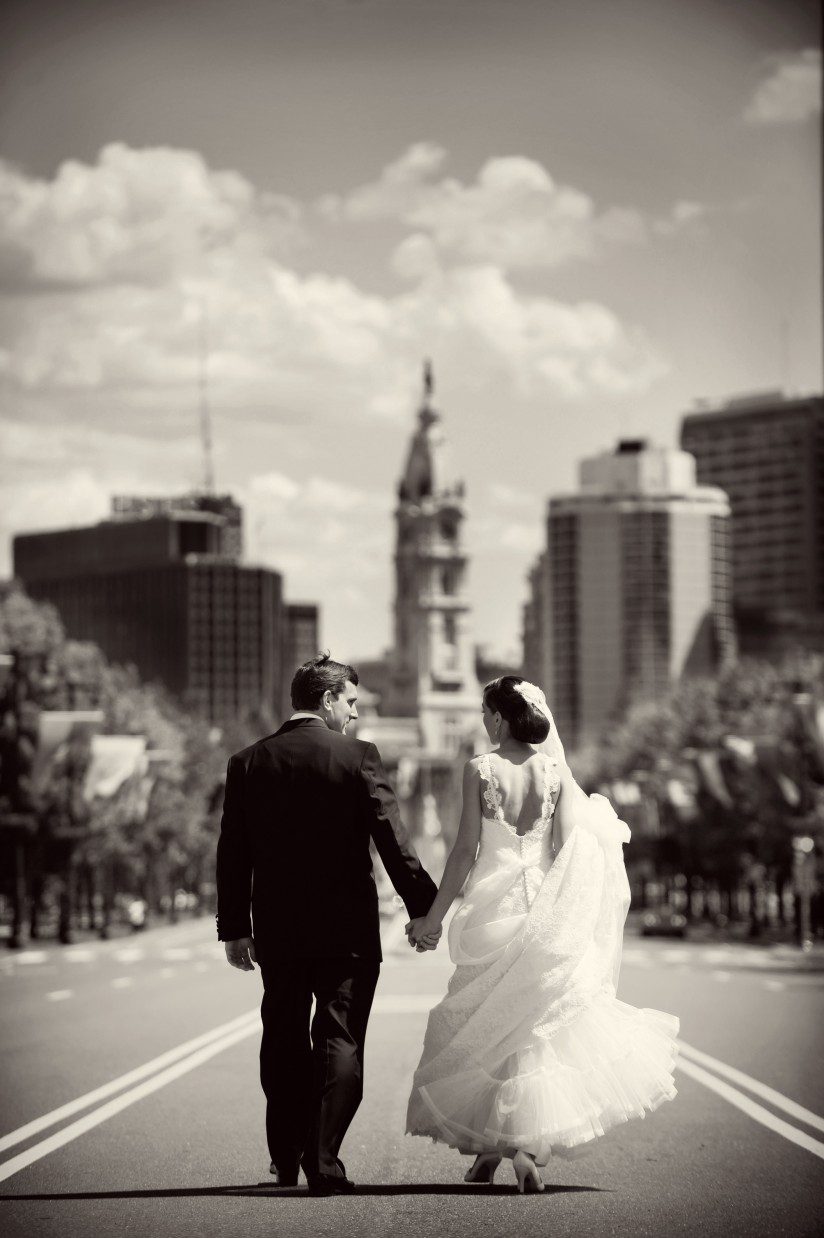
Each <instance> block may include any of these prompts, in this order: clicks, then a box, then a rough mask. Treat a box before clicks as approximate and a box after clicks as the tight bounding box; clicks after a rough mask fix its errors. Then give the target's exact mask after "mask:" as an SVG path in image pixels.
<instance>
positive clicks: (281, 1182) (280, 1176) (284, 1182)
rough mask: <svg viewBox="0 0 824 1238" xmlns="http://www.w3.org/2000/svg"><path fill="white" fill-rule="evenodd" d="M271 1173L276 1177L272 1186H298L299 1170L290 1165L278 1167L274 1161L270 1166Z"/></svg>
mask: <svg viewBox="0 0 824 1238" xmlns="http://www.w3.org/2000/svg"><path fill="white" fill-rule="evenodd" d="M269 1173H270V1174H272V1176H273V1177H274V1182H273V1183H272V1186H297V1184H298V1171H297V1169H292V1168H288V1167H284V1166H281V1167H278V1166H277V1165H276V1164H275V1162H274V1161H272V1163H271V1165H270V1166H269Z"/></svg>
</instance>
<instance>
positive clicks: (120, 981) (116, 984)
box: [110, 976, 134, 989]
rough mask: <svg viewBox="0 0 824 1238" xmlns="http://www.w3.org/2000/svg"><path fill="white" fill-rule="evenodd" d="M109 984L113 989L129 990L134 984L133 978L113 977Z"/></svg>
mask: <svg viewBox="0 0 824 1238" xmlns="http://www.w3.org/2000/svg"><path fill="white" fill-rule="evenodd" d="M110 983H111V986H112V988H113V989H130V988H131V987H132V985H133V984H134V976H115V978H114V980H112V981H110Z"/></svg>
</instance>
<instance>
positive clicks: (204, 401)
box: [197, 302, 215, 494]
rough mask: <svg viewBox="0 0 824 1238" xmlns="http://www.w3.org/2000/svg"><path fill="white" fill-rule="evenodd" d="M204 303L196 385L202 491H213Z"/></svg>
mask: <svg viewBox="0 0 824 1238" xmlns="http://www.w3.org/2000/svg"><path fill="white" fill-rule="evenodd" d="M208 326H209V324H208V320H207V317H206V304H205V302H201V305H200V329H199V331H198V348H197V362H198V364H197V387H198V404H199V407H200V442H201V446H202V448H203V491H204V493H205V494H214V492H215V471H214V464H213V461H212V420H211V416H210V413H209V373H208V362H209V336H208Z"/></svg>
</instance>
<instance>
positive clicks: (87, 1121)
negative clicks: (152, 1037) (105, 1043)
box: [0, 1019, 258, 1182]
mask: <svg viewBox="0 0 824 1238" xmlns="http://www.w3.org/2000/svg"><path fill="white" fill-rule="evenodd" d="M257 1029H258V1022H257V1019H255V1020H254V1021H250V1023H249V1025H248V1026H246V1027H240V1028H238V1030H237V1031H234V1032H230V1033H229V1035H228V1036H223V1037H222V1038H221V1039H220V1040H217V1041H213V1042H212V1043H211V1044H209V1045H206V1046H205V1048H203V1049H198V1050H197V1052H195V1053H191V1054H189V1056H188V1057H184V1058H183V1059H182V1061H179V1062H177V1063H176V1064H175V1065H174V1066H169V1067H168V1068H167V1069H166V1070H162V1071H161V1072H160V1074H159V1075H153V1076H152V1077H151V1078H150V1079H147V1080H145V1082H143V1083H139V1084H138V1085H137V1087H135V1088H132V1089H131V1091H129V1092H124V1093H123V1094H122V1095H120V1096H116V1097H115V1098H114V1100H110V1101H107V1103H106V1104H105V1105H101V1106H100V1108H99V1109H94V1110H93V1111H92V1112H91V1113H87V1114H86V1116H85V1117H84V1118H78V1120H77V1121H76V1122H72V1124H71V1125H70V1126H66V1127H64V1128H63V1130H62V1131H57V1133H56V1134H54V1135H49V1137H48V1138H47V1139H44V1140H43V1141H42V1142H41V1143H36V1144H35V1145H34V1147H32V1148H27V1149H26V1151H25V1152H20V1153H19V1154H18V1155H17V1156H13V1157H12V1158H11V1159H10V1160H8V1161H5V1162H4V1163H3V1164H2V1165H0V1182H4V1181H5V1180H6V1178H10V1177H11V1176H12V1174H16V1173H19V1172H20V1170H21V1169H25V1168H26V1167H27V1166H28V1165H31V1164H33V1163H34V1161H39V1160H41V1159H42V1157H44V1156H48V1154H49V1153H50V1152H54V1151H56V1150H57V1148H62V1147H63V1146H64V1144H67V1143H71V1141H72V1140H73V1139H77V1138H78V1137H79V1136H80V1135H85V1133H86V1131H90V1130H93V1129H94V1127H95V1126H100V1124H101V1123H102V1122H106V1121H107V1120H108V1119H109V1118H113V1117H114V1116H115V1114H117V1113H120V1112H121V1110H123V1109H127V1108H128V1107H129V1105H133V1104H134V1103H135V1101H138V1100H142V1099H143V1097H144V1096H151V1094H152V1092H157V1091H159V1089H160V1088H163V1087H165V1086H166V1084H167V1083H171V1082H172V1081H173V1080H175V1079H179V1078H180V1076H181V1075H185V1074H187V1073H188V1072H189V1071H190V1070H194V1069H195V1067H196V1066H201V1065H202V1064H203V1063H204V1062H208V1060H209V1058H212V1057H215V1056H216V1055H217V1054H218V1053H222V1052H223V1050H224V1049H229V1048H231V1046H232V1045H235V1044H237V1043H238V1041H240V1040H244V1039H245V1038H246V1037H247V1036H251V1035H252V1033H253V1032H256V1031H257Z"/></svg>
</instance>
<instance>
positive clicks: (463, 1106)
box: [407, 993, 679, 1165]
mask: <svg viewBox="0 0 824 1238" xmlns="http://www.w3.org/2000/svg"><path fill="white" fill-rule="evenodd" d="M433 1015H435V1012H433ZM436 1017H437V1016H436ZM678 1028H679V1021H678V1019H677V1018H676V1017H675V1016H674V1015H669V1014H664V1013H663V1012H661V1011H658V1010H648V1009H636V1008H635V1007H634V1006H630V1005H627V1003H626V1002H622V1001H620V1000H618V999H617V998H615V997H613V996H611V995H609V994H606V993H605V994H602V995H600V996H599V997H598V998H596V999H595V1001H594V1002H593V1003H592V1004H591V1005H590V1006H589V1007H588V1008H586V1009H585V1010H584V1011H583V1012H582V1013H581V1014H580V1015H579V1016H578V1017H577V1018H576V1019H575V1020H574V1021H573V1022H571V1023H568V1024H567V1025H566V1026H563V1027H560V1028H558V1030H557V1031H556V1032H555V1033H554V1034H553V1035H552V1036H551V1038H549V1039H547V1040H544V1041H541V1040H539V1039H537V1038H536V1039H535V1040H533V1042H532V1044H531V1045H530V1046H529V1047H528V1048H525V1049H523V1050H518V1051H516V1052H515V1053H513V1054H511V1055H510V1056H509V1057H508V1058H507V1059H506V1060H505V1061H504V1062H502V1063H501V1065H500V1067H499V1068H498V1069H497V1070H496V1071H495V1072H494V1073H488V1072H487V1071H486V1070H484V1069H483V1068H482V1067H480V1066H479V1065H477V1064H475V1065H473V1064H471V1063H468V1064H467V1069H466V1070H464V1071H462V1072H460V1073H455V1074H452V1075H450V1076H448V1077H445V1078H441V1079H434V1080H430V1081H429V1082H428V1083H426V1084H423V1085H421V1086H419V1087H418V1088H416V1089H415V1091H414V1092H413V1096H412V1098H411V1101H410V1108H409V1119H408V1123H407V1126H408V1129H409V1131H410V1133H412V1134H420V1135H429V1136H431V1137H432V1138H433V1139H437V1140H439V1141H440V1142H443V1143H446V1144H447V1145H449V1146H451V1147H454V1148H458V1149H459V1150H460V1151H461V1152H464V1153H479V1152H493V1151H497V1152H499V1153H501V1155H503V1156H512V1155H513V1154H514V1152H515V1151H516V1150H518V1149H521V1150H523V1151H525V1152H528V1153H530V1154H531V1155H532V1156H534V1157H535V1160H536V1162H537V1164H539V1165H545V1164H546V1163H547V1161H548V1160H549V1158H550V1156H551V1155H552V1154H554V1155H556V1156H565V1157H573V1156H577V1155H580V1154H581V1153H582V1152H585V1151H587V1145H591V1144H592V1142H593V1140H595V1139H597V1138H599V1137H600V1136H601V1135H604V1134H605V1133H606V1132H607V1131H608V1130H610V1129H611V1128H612V1127H615V1126H618V1125H621V1124H622V1123H624V1122H628V1121H630V1119H632V1118H643V1117H644V1116H645V1115H646V1114H647V1113H652V1112H653V1111H654V1110H655V1109H657V1108H658V1106H659V1105H661V1104H663V1102H664V1101H666V1100H672V1098H673V1097H674V1096H675V1095H676V1088H675V1083H674V1080H673V1068H674V1064H675V1059H676V1055H677V1047H676V1037H677V1035H678Z"/></svg>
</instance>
